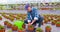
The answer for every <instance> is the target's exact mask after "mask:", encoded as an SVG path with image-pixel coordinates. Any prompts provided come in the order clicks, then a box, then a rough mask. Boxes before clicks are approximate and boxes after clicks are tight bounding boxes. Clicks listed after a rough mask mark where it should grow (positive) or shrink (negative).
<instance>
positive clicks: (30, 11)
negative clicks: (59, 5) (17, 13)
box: [25, 4, 43, 27]
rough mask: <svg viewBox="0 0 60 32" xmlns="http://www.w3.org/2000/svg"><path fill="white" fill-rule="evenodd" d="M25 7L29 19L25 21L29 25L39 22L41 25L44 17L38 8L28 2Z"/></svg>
mask: <svg viewBox="0 0 60 32" xmlns="http://www.w3.org/2000/svg"><path fill="white" fill-rule="evenodd" d="M25 9H26V10H27V19H26V20H25V23H26V24H28V25H36V24H37V23H38V27H40V26H41V23H42V21H43V17H41V16H40V15H39V12H38V9H37V8H34V7H31V6H30V4H26V5H25Z"/></svg>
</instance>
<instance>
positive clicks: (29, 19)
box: [27, 12, 31, 22]
mask: <svg viewBox="0 0 60 32" xmlns="http://www.w3.org/2000/svg"><path fill="white" fill-rule="evenodd" d="M30 16H31V15H30V13H29V12H28V13H27V19H28V22H31V17H30Z"/></svg>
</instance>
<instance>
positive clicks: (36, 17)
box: [31, 9, 39, 24]
mask: <svg viewBox="0 0 60 32" xmlns="http://www.w3.org/2000/svg"><path fill="white" fill-rule="evenodd" d="M37 11H38V10H37V9H35V11H34V12H35V17H34V20H32V23H31V24H33V23H34V22H35V21H36V20H38V17H39V14H38V12H37Z"/></svg>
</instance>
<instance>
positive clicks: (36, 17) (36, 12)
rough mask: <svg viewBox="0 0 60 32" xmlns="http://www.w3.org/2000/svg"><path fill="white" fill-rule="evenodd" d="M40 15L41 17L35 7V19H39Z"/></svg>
mask: <svg viewBox="0 0 60 32" xmlns="http://www.w3.org/2000/svg"><path fill="white" fill-rule="evenodd" d="M38 17H39V14H38V10H37V9H35V17H34V19H35V20H38Z"/></svg>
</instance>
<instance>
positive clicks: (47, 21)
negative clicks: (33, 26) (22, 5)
mask: <svg viewBox="0 0 60 32" xmlns="http://www.w3.org/2000/svg"><path fill="white" fill-rule="evenodd" d="M0 16H1V17H2V18H1V17H0V18H1V19H2V20H0V25H2V26H4V28H5V32H17V31H12V29H11V28H12V27H15V26H12V25H13V23H14V21H16V20H19V19H21V20H22V19H23V20H24V19H25V18H26V15H22V14H18V16H17V15H15V14H6V15H5V14H4V13H3V16H2V14H0ZM6 16H7V17H6ZM43 16H44V21H43V22H44V23H43V25H41V29H42V30H43V32H45V31H46V30H45V28H46V26H50V27H51V32H60V27H57V26H56V24H60V23H58V22H60V19H59V18H60V16H57V15H52V16H51V15H43ZM4 21H8V22H9V23H8V22H7V24H9V25H8V27H6V25H7V24H6V22H4ZM54 21H55V22H54ZM52 22H54V23H53V24H54V25H52ZM11 24H12V25H11ZM11 26H12V27H11ZM15 28H16V29H15V30H17V29H18V28H17V27H15ZM37 28H38V27H37ZM48 28H49V27H48ZM13 29H14V28H13ZM21 30H23V29H21ZM19 31H20V30H19Z"/></svg>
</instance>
